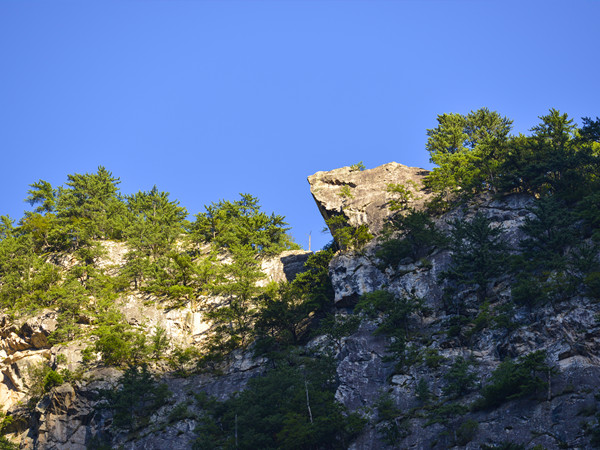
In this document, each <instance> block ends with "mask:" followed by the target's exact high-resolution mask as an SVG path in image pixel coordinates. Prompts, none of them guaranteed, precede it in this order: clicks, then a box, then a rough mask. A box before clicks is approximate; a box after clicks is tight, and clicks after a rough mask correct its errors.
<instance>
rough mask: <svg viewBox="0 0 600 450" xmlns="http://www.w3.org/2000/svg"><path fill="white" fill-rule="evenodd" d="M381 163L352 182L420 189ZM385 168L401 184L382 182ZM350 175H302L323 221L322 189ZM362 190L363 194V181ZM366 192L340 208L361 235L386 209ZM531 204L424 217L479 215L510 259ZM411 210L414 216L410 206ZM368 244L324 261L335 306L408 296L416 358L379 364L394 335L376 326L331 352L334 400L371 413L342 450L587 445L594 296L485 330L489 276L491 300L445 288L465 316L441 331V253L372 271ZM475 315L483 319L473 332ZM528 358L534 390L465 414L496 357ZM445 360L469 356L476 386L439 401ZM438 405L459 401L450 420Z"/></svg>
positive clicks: (497, 299)
mask: <svg viewBox="0 0 600 450" xmlns="http://www.w3.org/2000/svg"><path fill="white" fill-rule="evenodd" d="M388 166H390V165H386V166H382V167H381V168H376V169H373V171H372V172H369V171H365V172H366V174H365V175H364V176H365V177H370V176H371V175H372V174H374V173H384V174H386V175H388V174H389V175H390V178H388V179H386V181H385V183H388V182H391V183H399V182H402V183H406V182H407V178H405V174H408V177H409V178H408V180H410V179H412V180H414V184H415V185H420V183H421V180H422V178H421V177H422V173H420V172H419V171H417V170H415V169H410V168H398V167H397V165H396V164H393V165H392V166H391V167H392V168H395V172H390V171H389V170H388V168H387V167H388ZM363 173H364V172H363ZM392 173H398V174H401V175H400V176H401V177H399V178H397V179H394V178H393V176H391V174H392ZM358 176H360V174H358V173H349V172H348V171H347V170H345V169H339V170H336V171H332V172H328V173H318V174H316V175H314V176H313V177H310V178H309V180H311V188H312V189H313V195H314V197H315V199H316V200H317V202H319V209H320V210H321V212H322V214H323V217H324V218H325V219H327V218H328V217H329V215H330V214H332V213H336V212H339V211H340V210H343V211H346V208H345V207H343V206H342V204H341V203H342V202H341V200H337V198H339V197H337V198H336V196H335V194H329V195H324V193H323V192H324V191H325V189H324V188H323V184H324V183H326V184H327V185H329V186H332V187H331V188H330V191H332V190H333V186H341V185H344V184H350V183H353V184H356V185H359V184H358V183H357V182H356V179H357V177H358ZM410 177H412V178H410ZM317 180H329V181H317ZM332 180H335V181H332ZM362 189H365V190H366V189H368V185H363V188H362ZM374 189H375V190H376V191H377V192H372V193H370V194H367V195H366V196H365V198H368V199H370V200H369V201H364V199H363V198H361V197H359V196H358V195H357V196H356V198H355V199H352V200H351V201H352V202H354V204H360V205H361V206H359V207H355V208H352V207H348V208H347V211H348V214H349V218H350V220H351V221H354V223H355V224H357V225H358V224H360V223H363V222H361V221H366V222H367V223H368V224H369V226H370V227H371V229H373V230H380V229H381V224H382V222H383V221H385V219H386V217H389V214H390V212H389V210H386V209H385V208H384V207H382V206H383V205H384V204H385V202H386V197H385V195H384V194H382V192H381V184H380V185H378V186H377V187H376V188H374ZM315 190H316V192H315ZM427 195H428V194H427V193H426V192H423V191H420V192H417V193H416V195H415V196H416V197H417V198H419V197H420V198H427ZM533 202H534V199H533V198H531V197H529V196H526V195H511V196H506V197H503V198H500V199H493V198H486V197H481V198H478V199H476V200H473V201H472V202H471V203H470V204H469V205H463V206H461V207H459V208H456V209H454V210H451V211H449V212H447V213H445V214H443V215H441V216H438V217H435V218H434V219H433V220H434V223H435V225H436V227H437V228H438V229H439V230H441V231H442V232H443V231H447V230H448V229H449V228H450V223H452V221H454V220H456V219H459V220H462V221H467V222H468V221H470V220H472V219H473V217H474V216H475V215H476V214H479V215H483V216H484V217H486V218H489V219H490V223H491V227H493V228H500V229H501V230H502V231H503V233H502V240H503V241H504V242H505V243H506V246H507V248H508V249H510V250H509V251H510V252H511V253H513V254H514V253H518V251H519V250H518V249H519V242H521V240H522V239H523V238H524V233H523V231H522V229H521V226H522V225H523V224H524V223H525V220H526V218H528V217H532V212H531V207H532V205H533ZM349 205H350V204H348V205H347V206H349ZM411 206H413V207H415V208H416V209H419V208H421V207H422V204H413V205H411ZM357 211H362V214H360V213H358V212H357ZM367 211H369V212H367ZM370 211H374V212H370ZM371 218H372V220H373V221H372V222H371V221H370V219H371ZM378 248H380V243H379V242H378V241H377V239H375V240H373V241H372V242H370V243H369V244H367V245H366V246H365V247H364V248H362V249H361V250H360V251H354V252H345V253H342V254H338V255H336V256H335V257H334V259H333V260H332V261H331V263H330V275H331V278H332V282H333V286H334V289H335V295H336V301H338V302H339V304H340V305H344V306H348V305H351V304H353V303H355V302H356V300H357V299H358V298H359V297H360V296H361V295H363V294H365V293H369V292H373V291H376V290H385V291H387V292H391V293H393V294H394V295H395V296H396V297H397V298H418V299H420V300H421V301H422V302H423V305H424V306H425V308H423V309H422V310H421V312H419V313H414V314H412V315H411V316H410V319H409V324H408V327H409V329H410V330H411V332H410V340H411V343H410V345H411V348H410V351H413V350H414V351H417V352H418V353H419V355H420V356H418V357H417V358H415V360H414V361H413V362H412V363H411V365H410V366H409V367H405V368H404V369H402V370H398V369H397V368H394V367H393V364H392V363H390V362H387V361H386V359H387V358H386V355H389V349H388V350H386V347H387V346H388V345H389V344H390V343H391V342H393V339H394V338H391V339H392V341H390V338H383V337H381V336H380V335H379V336H378V335H376V334H374V331H375V330H376V329H377V326H378V324H379V323H380V322H379V321H377V320H376V321H375V322H372V321H369V320H367V321H363V323H362V325H361V327H360V329H359V331H358V332H357V333H354V334H352V335H351V336H349V337H348V338H347V339H346V340H345V342H344V345H343V346H342V348H341V350H340V352H339V354H338V361H339V363H338V376H339V378H340V386H339V388H338V392H337V398H338V399H339V400H340V401H341V402H342V403H343V404H344V405H346V406H348V407H349V409H350V410H356V409H357V408H363V409H365V410H368V411H371V412H370V413H369V414H368V415H369V417H370V422H369V426H368V427H367V429H366V431H365V432H364V434H363V435H362V436H361V438H359V439H358V441H357V442H355V443H354V444H353V446H352V448H356V449H359V448H360V449H368V448H372V449H376V448H419V449H425V448H440V449H442V448H449V447H455V446H456V447H457V448H462V447H464V446H466V447H465V448H480V446H481V445H485V444H487V445H492V444H500V443H514V444H519V445H523V446H524V447H523V448H548V449H555V448H588V447H589V446H590V444H589V439H590V437H589V434H586V432H585V428H586V426H585V425H582V424H584V423H590V424H591V423H595V419H594V418H593V417H592V416H593V414H594V412H595V411H596V410H597V408H598V406H600V405H599V402H598V398H597V396H596V393H597V390H598V383H599V382H600V364H599V363H600V359H599V355H600V341H599V338H600V326H599V323H598V321H597V317H599V316H598V314H600V305H599V304H598V303H597V302H596V301H595V300H593V299H591V298H587V297H584V296H581V295H576V294H572V295H571V296H565V297H563V298H561V299H560V301H557V302H551V303H549V304H545V305H539V306H536V307H535V308H529V307H525V306H521V307H514V308H513V309H511V312H510V313H508V316H510V317H508V320H509V321H510V322H511V325H510V326H503V325H502V324H500V319H499V320H498V322H496V324H494V320H495V319H492V318H493V317H500V316H502V314H501V313H500V311H503V310H508V307H509V305H511V280H510V277H509V276H508V275H505V274H498V275H497V276H496V277H492V278H491V280H490V285H491V290H492V292H491V293H490V295H489V297H490V298H491V299H493V300H492V301H491V303H487V304H485V305H484V306H482V305H481V304H478V302H477V299H476V295H475V292H474V289H473V288H470V289H469V288H465V289H463V290H461V291H459V292H455V293H454V295H455V296H456V299H460V301H461V302H464V304H465V305H466V308H467V310H468V312H467V313H465V314H467V316H469V317H470V319H468V320H467V319H461V320H464V322H465V323H463V324H462V325H461V327H462V329H461V330H460V332H457V333H451V332H449V328H450V327H451V326H452V323H453V322H452V320H453V316H454V314H451V312H450V308H449V305H448V298H447V297H445V291H444V287H445V286H446V285H445V284H444V282H443V281H442V280H441V278H440V275H441V274H442V273H443V272H444V271H445V270H447V269H448V267H449V264H450V262H451V260H452V252H451V251H450V250H447V249H440V248H437V249H434V250H433V251H432V252H430V253H429V254H428V255H427V256H426V258H423V259H421V260H418V261H404V262H403V261H401V262H400V263H399V264H397V265H395V266H391V267H390V266H388V267H383V265H382V261H381V259H380V258H378V256H377V254H376V253H377V250H378ZM482 308H483V309H482ZM495 314H497V316H495ZM461 317H462V316H461ZM484 317H486V318H485V319H483V318H484ZM502 317H503V318H505V319H506V318H507V317H504V316H502ZM486 320H489V322H486V323H485V324H484V325H482V322H484V321H486ZM408 351H409V349H408V347H407V352H408ZM535 351H544V352H545V354H546V362H547V364H548V366H549V367H551V368H552V370H551V372H548V373H546V374H541V375H540V376H541V377H542V378H543V379H544V380H545V382H546V387H545V388H544V389H541V390H540V392H537V394H536V395H533V396H531V397H528V398H526V399H520V400H516V399H515V400H510V399H507V401H505V402H503V403H502V404H501V405H499V406H497V407H495V408H487V409H486V408H483V409H477V408H475V409H472V405H473V404H474V403H475V402H476V400H477V399H478V398H480V392H481V388H482V387H483V386H485V385H486V384H488V383H489V382H490V380H491V375H492V373H493V371H494V370H495V369H497V368H498V367H499V365H500V363H501V362H502V361H506V360H507V359H512V360H518V358H519V357H523V356H524V355H528V354H531V353H532V352H535ZM432 355H434V357H432ZM457 358H463V360H469V361H471V362H470V363H469V364H470V369H469V370H470V371H472V374H473V377H474V378H473V379H474V380H476V382H474V385H473V386H472V387H471V388H469V389H467V390H466V392H465V393H464V394H461V395H460V396H458V397H456V398H454V397H453V396H452V395H449V394H447V392H448V384H449V378H450V377H449V375H448V374H449V372H451V370H452V365H453V364H454V363H455V362H456V361H457ZM422 380H423V381H422ZM419 382H421V383H425V385H426V386H428V389H429V390H430V394H429V395H431V396H433V398H437V399H439V401H438V402H433V403H431V404H430V405H429V406H428V405H426V404H425V403H424V402H423V400H420V399H419V398H418V390H419V388H418V384H419ZM382 395H383V396H388V400H389V401H390V402H391V404H392V405H393V406H394V407H395V408H396V413H395V414H394V417H393V418H391V419H390V418H389V417H385V415H384V414H382V412H381V411H378V409H377V406H378V402H381V398H382ZM447 404H454V405H460V406H458V407H456V408H455V411H454V412H453V413H448V412H443V407H444V406H445V405H447ZM434 405H435V406H434ZM436 409H437V410H438V413H439V410H440V409H442V413H441V414H436V411H435V410H436ZM390 430H391V431H390ZM457 433H458V434H457ZM536 446H539V447H536ZM515 448H516V447H515Z"/></svg>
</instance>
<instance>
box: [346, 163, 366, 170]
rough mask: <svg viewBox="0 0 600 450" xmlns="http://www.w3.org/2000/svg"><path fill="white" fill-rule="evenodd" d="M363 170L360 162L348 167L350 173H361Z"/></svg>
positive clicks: (363, 167) (363, 166)
mask: <svg viewBox="0 0 600 450" xmlns="http://www.w3.org/2000/svg"><path fill="white" fill-rule="evenodd" d="M363 170H365V165H364V164H363V162H362V161H360V162H358V163H356V164H352V165H351V166H350V172H361V171H363Z"/></svg>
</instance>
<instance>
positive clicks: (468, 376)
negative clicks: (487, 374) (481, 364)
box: [442, 356, 477, 398]
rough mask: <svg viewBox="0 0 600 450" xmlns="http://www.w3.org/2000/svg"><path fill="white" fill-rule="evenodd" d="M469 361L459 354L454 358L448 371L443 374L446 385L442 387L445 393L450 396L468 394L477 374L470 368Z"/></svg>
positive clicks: (455, 396)
mask: <svg viewBox="0 0 600 450" xmlns="http://www.w3.org/2000/svg"><path fill="white" fill-rule="evenodd" d="M470 366H471V362H470V361H469V360H466V359H464V358H463V357H461V356H459V357H458V358H456V360H455V361H454V363H453V364H452V366H451V367H450V369H449V370H448V372H446V373H445V374H444V381H446V386H444V388H443V390H442V391H443V392H444V394H445V395H447V396H449V397H450V398H458V397H462V396H463V395H465V394H468V393H469V392H470V391H471V390H472V389H473V387H474V386H475V380H476V379H477V374H476V373H475V372H472V371H471V370H470Z"/></svg>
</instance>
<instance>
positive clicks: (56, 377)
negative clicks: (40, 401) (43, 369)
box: [43, 369, 65, 392]
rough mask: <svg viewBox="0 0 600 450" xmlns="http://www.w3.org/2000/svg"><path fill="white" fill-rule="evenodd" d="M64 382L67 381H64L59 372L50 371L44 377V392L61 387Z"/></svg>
mask: <svg viewBox="0 0 600 450" xmlns="http://www.w3.org/2000/svg"><path fill="white" fill-rule="evenodd" d="M64 382H65V381H64V380H63V377H62V376H61V375H60V374H59V373H58V372H56V371H54V370H52V369H50V370H49V371H48V373H46V375H45V376H44V380H43V385H44V391H45V392H48V391H49V390H50V389H52V388H53V387H55V386H60V385H61V384H63V383H64Z"/></svg>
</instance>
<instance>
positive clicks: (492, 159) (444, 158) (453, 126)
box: [426, 108, 512, 198]
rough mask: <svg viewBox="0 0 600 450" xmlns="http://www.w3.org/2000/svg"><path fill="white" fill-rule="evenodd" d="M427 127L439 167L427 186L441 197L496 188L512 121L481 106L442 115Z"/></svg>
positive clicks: (434, 161) (435, 169) (429, 145)
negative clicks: (462, 112) (465, 113)
mask: <svg viewBox="0 0 600 450" xmlns="http://www.w3.org/2000/svg"><path fill="white" fill-rule="evenodd" d="M437 121H438V126H437V127H436V128H432V129H428V130H427V136H428V140H427V144H426V148H427V150H428V151H429V154H430V160H431V162H432V163H434V164H436V165H437V167H435V168H434V169H433V171H432V172H431V173H430V174H429V175H428V176H427V178H426V185H427V186H428V187H430V188H432V189H434V190H435V191H437V192H439V193H440V194H441V195H442V196H444V197H446V198H447V197H448V196H449V195H452V194H471V193H473V192H480V191H482V190H486V189H487V190H492V191H494V192H495V191H496V190H497V178H498V175H499V168H500V165H501V162H502V160H503V156H502V155H503V149H504V147H505V144H506V142H507V141H508V133H509V132H510V130H511V127H512V120H510V119H508V118H506V117H501V116H500V114H498V113H497V112H495V111H490V110H489V109H487V108H481V109H479V110H477V111H471V112H470V113H469V114H467V115H466V116H464V115H462V114H455V113H451V114H441V115H439V116H438V117H437Z"/></svg>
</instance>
